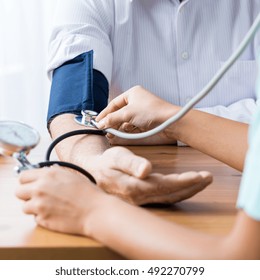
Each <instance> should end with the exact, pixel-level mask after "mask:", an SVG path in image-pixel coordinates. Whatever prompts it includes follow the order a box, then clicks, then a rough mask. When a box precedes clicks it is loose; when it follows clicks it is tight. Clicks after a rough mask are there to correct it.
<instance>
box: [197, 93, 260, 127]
mask: <svg viewBox="0 0 260 280" xmlns="http://www.w3.org/2000/svg"><path fill="white" fill-rule="evenodd" d="M258 103H259V101H258ZM256 107H257V101H256V100H255V99H253V98H247V99H242V100H239V101H237V102H235V103H233V104H231V105H229V106H222V105H218V106H214V107H206V108H199V109H198V110H200V111H202V112H206V113H209V114H213V115H216V116H219V117H222V118H226V119H230V120H233V121H238V122H242V123H250V122H251V120H252V116H253V114H254V113H255V112H256Z"/></svg>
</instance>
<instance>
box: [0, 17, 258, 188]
mask: <svg viewBox="0 0 260 280" xmlns="http://www.w3.org/2000/svg"><path fill="white" fill-rule="evenodd" d="M259 27H260V14H259V15H258V16H257V18H256V19H255V21H254V23H253V25H252V27H251V28H250V30H249V31H248V33H247V34H246V36H245V38H244V39H243V41H242V42H241V43H240V45H239V47H238V48H237V50H236V51H235V52H234V53H233V54H232V55H231V56H230V58H229V59H228V60H227V61H226V63H225V64H224V65H223V67H222V68H221V69H220V70H219V71H218V72H217V73H216V74H215V76H214V77H213V78H212V80H211V81H210V82H209V83H208V84H207V85H206V86H205V87H204V88H203V89H202V91H201V92H199V93H198V94H197V95H196V96H195V97H193V98H192V99H191V100H190V101H189V102H188V103H187V104H186V105H185V106H184V107H183V108H182V109H181V110H179V111H178V112H177V113H176V114H175V115H174V116H172V117H171V118H169V119H168V120H166V121H165V122H164V123H162V124H161V125H159V126H157V127H155V128H154V129H152V130H149V131H146V132H141V133H126V132H122V131H118V130H115V129H113V128H106V129H104V130H99V129H96V128H98V123H97V122H96V121H95V117H96V116H97V113H96V112H94V111H90V110H83V111H82V112H81V115H79V116H76V117H75V122H76V123H77V124H80V125H82V126H84V127H87V129H80V130H75V131H71V132H68V133H66V134H63V135H61V136H60V137H58V138H57V139H55V140H54V141H53V142H52V143H51V145H50V146H49V148H48V150H47V152H46V156H45V161H43V162H40V163H37V164H32V163H30V162H29V160H28V159H27V155H28V154H29V152H30V150H31V149H33V148H34V147H35V146H36V145H37V144H38V143H39V140H40V136H39V133H38V132H37V131H36V130H35V129H34V128H32V127H30V126H28V125H26V124H24V123H21V122H17V121H0V154H2V155H4V156H11V157H13V158H15V159H16V160H17V161H18V162H19V166H17V167H16V171H17V172H18V173H19V172H21V171H23V170H27V169H34V168H42V167H49V166H53V165H59V166H63V167H67V168H71V169H73V170H76V171H78V172H80V173H81V174H83V175H84V176H86V177H87V178H88V179H89V180H90V181H92V182H93V183H96V180H95V178H94V177H93V176H92V175H91V174H90V173H89V172H88V171H86V170H85V169H83V168H81V167H79V166H77V165H75V164H72V163H70V162H64V161H51V160H50V155H51V152H52V150H53V149H54V147H55V146H56V145H57V144H58V143H60V142H61V141H62V140H64V139H66V138H68V137H72V136H76V135H86V134H95V135H106V133H110V134H113V135H115V136H117V137H120V138H125V139H141V138H145V137H150V136H152V135H154V134H157V133H159V132H161V131H162V130H164V129H165V128H166V127H167V126H169V125H170V124H173V123H174V122H176V121H178V120H179V119H180V118H182V117H183V116H185V115H186V114H187V113H188V112H189V111H190V110H191V109H192V108H193V106H194V105H196V104H197V103H198V102H199V101H200V100H201V99H202V98H204V97H205V96H206V95H208V94H209V93H210V91H211V90H212V89H213V88H214V87H215V86H216V85H217V83H218V82H219V81H220V80H221V78H222V77H223V76H224V75H225V73H226V72H227V71H228V70H229V68H230V67H231V66H232V65H233V64H234V63H235V61H236V60H237V59H238V57H239V56H240V55H241V54H242V52H243V51H244V50H245V48H246V47H247V45H248V44H249V43H250V41H251V40H252V39H253V37H254V35H255V33H256V32H257V30H258V28H259ZM93 128H94V129H93Z"/></svg>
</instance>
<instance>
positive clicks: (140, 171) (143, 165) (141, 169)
mask: <svg viewBox="0 0 260 280" xmlns="http://www.w3.org/2000/svg"><path fill="white" fill-rule="evenodd" d="M145 170H146V163H145V162H142V163H141V164H140V166H139V167H138V169H137V176H138V177H142V176H143V173H144V171H145Z"/></svg>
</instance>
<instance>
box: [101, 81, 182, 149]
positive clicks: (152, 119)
mask: <svg viewBox="0 0 260 280" xmlns="http://www.w3.org/2000/svg"><path fill="white" fill-rule="evenodd" d="M178 110H179V107H178V106H175V105H173V104H170V103H168V102H166V101H164V100H162V99H160V98H159V97H157V96H155V95H153V94H152V93H150V92H149V91H147V90H145V89H144V88H142V87H141V86H135V87H133V88H131V89H130V90H128V91H126V92H125V93H123V94H121V95H119V96H118V97H116V98H115V99H113V100H112V101H111V102H110V103H109V104H108V106H107V107H106V108H105V109H104V110H103V111H102V112H101V113H100V114H99V115H98V116H97V118H96V121H97V122H98V124H97V126H98V128H100V129H104V128H115V129H119V130H121V131H125V132H128V133H138V132H144V131H147V130H150V129H152V128H154V127H156V126H158V125H160V124H161V123H162V122H164V121H165V120H167V119H168V118H169V117H171V116H173V115H174V114H176V112H177V111H178ZM108 138H109V139H110V142H111V143H112V144H121V145H126V144H137V145H141V144H144V145H149V144H150V145H156V144H173V143H176V140H175V139H172V138H169V137H168V136H167V135H166V134H165V133H164V132H161V133H159V134H156V135H154V136H152V137H149V138H145V139H140V140H125V139H119V138H117V137H115V136H113V135H108Z"/></svg>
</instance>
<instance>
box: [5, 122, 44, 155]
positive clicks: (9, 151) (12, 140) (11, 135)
mask: <svg viewBox="0 0 260 280" xmlns="http://www.w3.org/2000/svg"><path fill="white" fill-rule="evenodd" d="M39 141H40V135H39V133H38V132H37V131H36V130H35V129H34V128H32V127H30V126H29V125H26V124H24V123H21V122H17V121H0V153H1V154H3V155H7V156H12V155H13V154H14V153H20V152H25V153H28V152H29V151H30V150H31V149H32V148H34V147H35V146H36V145H37V144H38V143H39Z"/></svg>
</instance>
